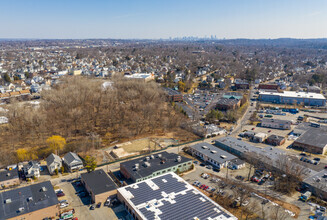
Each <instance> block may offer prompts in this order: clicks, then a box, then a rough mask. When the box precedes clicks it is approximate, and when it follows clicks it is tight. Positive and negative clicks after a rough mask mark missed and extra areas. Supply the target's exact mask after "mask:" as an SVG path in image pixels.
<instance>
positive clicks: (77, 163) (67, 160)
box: [62, 152, 83, 172]
mask: <svg viewBox="0 0 327 220" xmlns="http://www.w3.org/2000/svg"><path fill="white" fill-rule="evenodd" d="M62 162H63V165H64V166H65V167H66V168H67V170H68V171H69V172H73V171H76V170H79V169H81V168H83V161H82V160H81V158H79V156H77V154H75V153H73V152H69V153H67V154H65V156H64V157H63V158H62Z"/></svg>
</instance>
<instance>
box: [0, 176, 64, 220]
mask: <svg viewBox="0 0 327 220" xmlns="http://www.w3.org/2000/svg"><path fill="white" fill-rule="evenodd" d="M58 203H59V201H58V198H57V196H56V193H55V191H54V190H53V186H52V185H51V182H50V181H46V182H42V183H37V184H33V185H30V186H25V187H22V188H17V189H13V190H10V191H6V192H2V193H0V219H12V220H13V219H25V220H35V219H44V218H50V217H52V218H56V217H57V216H58V214H59V206H58Z"/></svg>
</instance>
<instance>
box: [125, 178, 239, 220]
mask: <svg viewBox="0 0 327 220" xmlns="http://www.w3.org/2000/svg"><path fill="white" fill-rule="evenodd" d="M180 179H181V178H180V177H178V176H177V175H176V174H175V173H168V174H165V175H162V176H158V177H154V178H152V179H151V180H150V181H148V180H146V181H142V182H139V183H136V184H133V185H132V186H127V187H124V190H126V191H128V192H129V193H130V194H132V195H133V196H132V198H131V199H130V202H131V203H132V204H133V206H134V207H136V208H137V209H138V211H139V212H141V213H142V215H143V216H144V217H145V219H161V220H171V219H194V218H198V219H237V218H236V217H234V216H233V215H231V214H229V213H227V212H226V211H225V210H222V208H221V207H220V206H219V205H218V204H216V203H214V202H212V201H211V200H210V199H209V198H208V197H207V196H205V195H203V194H201V193H200V192H199V191H198V190H197V189H195V188H194V187H192V186H190V185H189V184H188V183H186V182H185V181H181V180H180ZM151 181H152V182H153V184H154V186H155V189H153V187H151V186H150V185H151V184H152V183H151ZM149 182H150V184H148V183H149ZM135 185H137V186H138V187H135Z"/></svg>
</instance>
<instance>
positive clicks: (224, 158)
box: [190, 142, 237, 168]
mask: <svg viewBox="0 0 327 220" xmlns="http://www.w3.org/2000/svg"><path fill="white" fill-rule="evenodd" d="M190 151H191V153H192V156H197V157H199V158H200V159H201V160H203V161H204V162H207V163H210V164H212V165H213V166H215V167H217V168H224V167H227V166H228V164H229V163H230V161H232V160H234V159H237V157H236V156H234V155H232V154H230V153H228V152H226V151H224V150H221V149H219V148H217V147H216V146H213V145H211V144H209V143H206V142H203V143H199V144H195V145H192V146H190Z"/></svg>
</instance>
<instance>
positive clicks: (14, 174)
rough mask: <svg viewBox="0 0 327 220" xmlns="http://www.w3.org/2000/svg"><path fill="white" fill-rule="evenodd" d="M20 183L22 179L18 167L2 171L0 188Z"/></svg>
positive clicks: (0, 172) (0, 173)
mask: <svg viewBox="0 0 327 220" xmlns="http://www.w3.org/2000/svg"><path fill="white" fill-rule="evenodd" d="M19 184H20V181H19V176H18V170H17V169H12V170H1V171H0V189H1V188H7V187H9V186H14V185H19Z"/></svg>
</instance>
